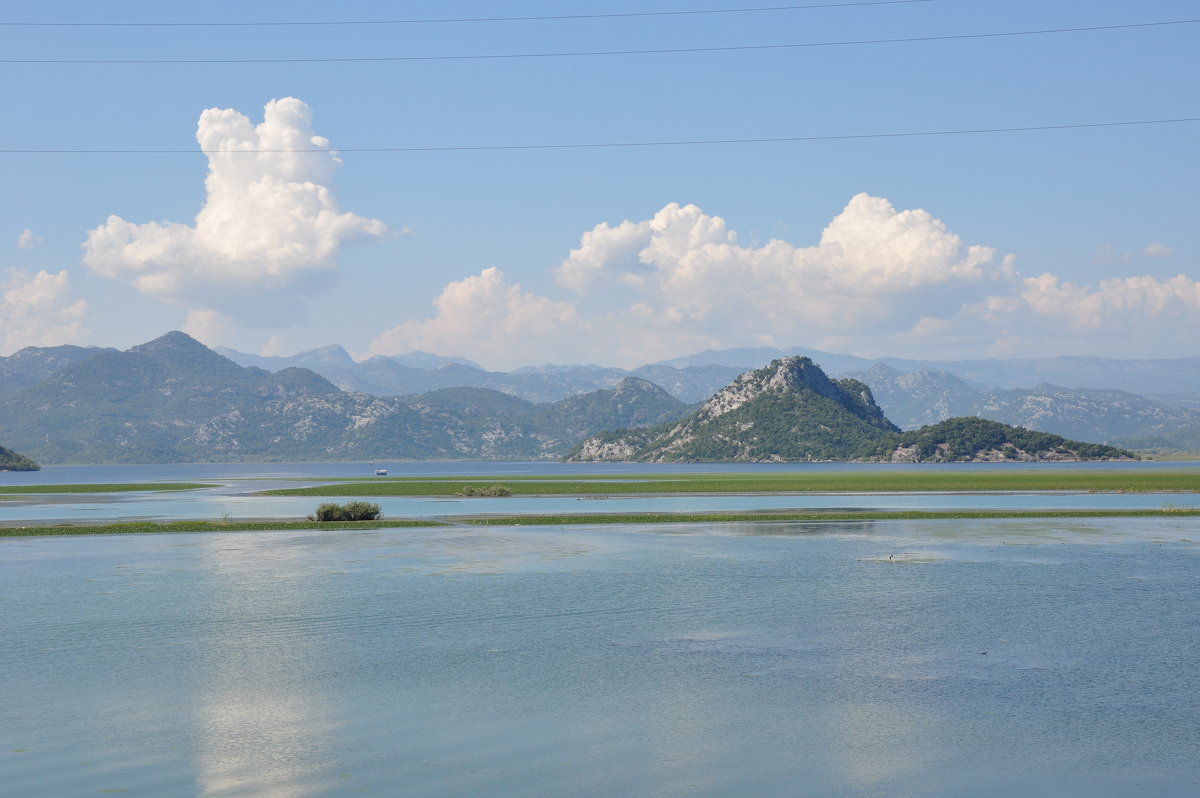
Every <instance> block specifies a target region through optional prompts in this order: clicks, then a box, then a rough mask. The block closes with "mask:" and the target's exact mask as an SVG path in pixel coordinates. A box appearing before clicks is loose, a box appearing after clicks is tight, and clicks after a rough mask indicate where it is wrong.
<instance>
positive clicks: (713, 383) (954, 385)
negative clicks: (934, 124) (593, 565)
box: [0, 346, 1200, 440]
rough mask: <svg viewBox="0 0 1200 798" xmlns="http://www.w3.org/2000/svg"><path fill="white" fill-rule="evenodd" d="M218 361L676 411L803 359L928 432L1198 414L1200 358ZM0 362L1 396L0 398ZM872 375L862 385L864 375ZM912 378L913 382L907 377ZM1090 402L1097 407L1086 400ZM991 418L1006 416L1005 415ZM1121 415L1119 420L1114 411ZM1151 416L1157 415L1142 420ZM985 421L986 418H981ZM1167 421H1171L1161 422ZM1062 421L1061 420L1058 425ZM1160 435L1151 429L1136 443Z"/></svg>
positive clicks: (1170, 425)
mask: <svg viewBox="0 0 1200 798" xmlns="http://www.w3.org/2000/svg"><path fill="white" fill-rule="evenodd" d="M220 352H221V353H222V354H225V355H226V356H228V357H229V358H230V359H232V360H234V361H235V362H237V363H239V364H241V365H244V366H257V367H260V368H265V369H268V370H270V371H277V370H279V369H281V368H284V367H288V366H299V367H303V368H310V369H312V370H313V371H315V372H317V373H318V374H321V375H322V376H323V377H325V378H326V379H328V380H329V381H330V382H332V383H333V384H335V385H337V386H338V387H339V388H341V389H342V390H345V391H358V392H362V393H369V394H372V395H374V396H405V395H412V394H419V393H424V392H426V391H432V390H437V389H440V388H453V387H476V388H490V389H492V390H496V391H501V392H503V393H508V394H512V395H513V396H519V397H521V398H523V399H528V400H529V401H531V402H554V401H558V400H560V399H563V398H566V397H568V396H573V395H576V394H581V393H588V392H590V391H595V390H599V389H610V388H612V387H613V386H615V385H616V384H617V382H618V381H620V380H621V379H623V378H624V377H628V376H635V377H641V378H643V379H647V380H649V381H651V382H653V383H655V384H656V385H660V386H662V387H663V388H664V389H665V390H666V391H667V392H668V393H670V394H671V395H672V396H674V397H675V398H676V399H679V400H680V401H682V402H687V403H694V402H701V401H704V400H705V399H707V398H708V397H709V396H712V395H713V394H714V393H715V392H716V391H718V390H720V389H721V388H722V387H723V386H725V385H727V384H728V383H729V382H730V381H731V380H733V379H734V378H735V377H737V376H738V375H739V374H742V373H744V372H746V371H748V370H752V369H755V368H759V367H761V366H762V364H763V363H766V362H769V361H771V360H774V359H778V358H781V357H788V356H803V357H808V358H810V359H812V360H813V361H814V362H818V363H821V364H822V366H823V369H824V370H825V371H826V373H828V374H831V375H833V376H835V377H852V378H855V379H860V380H863V381H864V382H866V383H867V384H868V385H870V386H871V389H872V391H873V392H874V393H875V398H876V400H877V401H878V402H879V404H880V406H881V407H883V408H884V410H885V411H886V412H887V414H888V416H889V417H890V418H892V419H893V420H894V421H896V422H897V423H898V424H900V426H901V427H904V428H913V427H918V426H921V425H922V424H931V423H936V422H938V421H941V420H943V419H945V418H950V417H951V416H955V415H978V414H980V413H981V408H982V407H983V406H985V405H989V404H997V403H999V404H1001V405H1005V406H1008V405H1011V404H1012V402H1011V401H1010V400H1004V399H1002V398H1001V397H999V396H996V397H993V398H994V400H995V401H992V399H989V398H988V396H987V394H988V393H989V392H990V391H998V390H1026V391H1029V392H1031V394H1032V393H1036V390H1035V386H1036V387H1037V388H1041V387H1042V386H1044V385H1053V386H1073V387H1072V388H1071V390H1098V391H1125V392H1127V393H1133V394H1136V395H1141V394H1147V393H1149V394H1157V395H1159V396H1156V397H1154V398H1151V399H1150V402H1151V403H1152V404H1156V405H1161V406H1162V407H1182V408H1189V409H1200V358H1175V359H1160V360H1148V359H1146V360H1118V359H1113V358H1095V357H1090V358H1089V357H1055V358H1032V359H1009V360H1001V359H986V360H959V361H933V360H911V359H904V358H889V357H885V358H875V359H870V358H862V357H857V356H854V355H842V354H837V353H833V352H823V351H820V350H816V349H811V348H807V347H799V346H795V347H782V348H780V347H741V348H735V349H725V350H711V349H710V350H706V351H704V352H699V353H697V354H694V355H689V356H687V357H679V358H673V359H671V360H664V361H662V362H659V363H651V364H647V365H644V366H640V367H638V368H636V369H633V370H628V369H619V368H611V367H603V366H586V365H585V366H580V365H574V366H572V365H546V366H526V367H523V368H519V369H516V370H515V371H512V372H509V373H505V372H496V371H486V370H484V369H482V368H480V367H479V366H477V365H476V364H474V363H472V362H470V361H467V360H465V359H463V358H446V357H442V356H439V355H431V354H428V353H422V352H413V353H409V354H407V355H398V356H393V357H384V356H378V355H377V356H375V357H372V358H370V359H368V360H365V361H363V362H361V363H356V362H355V361H354V360H353V358H351V357H350V356H349V354H347V353H346V351H345V350H344V349H343V348H342V347H340V346H327V347H322V348H320V349H313V350H308V351H307V352H300V353H298V354H296V355H293V356H291V357H287V358H275V357H261V356H257V355H246V354H243V353H240V352H236V351H234V350H231V349H221V350H220ZM2 368H3V363H2V360H0V391H2V390H3V379H2V375H3V370H2ZM868 375H869V376H868ZM904 375H915V376H904ZM1089 401H1090V402H1102V401H1103V400H1102V399H1101V398H1100V397H1092V399H1090V400H1089ZM997 412H1007V411H1005V410H1003V409H1001V410H997ZM1118 412H1119V411H1118ZM1149 412H1156V411H1149ZM984 415H986V413H984ZM1168 415H1169V414H1168ZM1002 420H1004V421H1008V422H1010V423H1014V424H1022V425H1029V424H1032V425H1033V426H1034V427H1036V428H1042V427H1040V426H1038V425H1039V424H1041V423H1042V422H1040V421H1039V420H1037V419H1036V418H1033V417H1031V416H1029V415H1022V414H1020V413H1019V412H1017V411H1016V410H1013V411H1012V415H1011V416H1006V417H1004V418H1003V419H1002ZM1064 420H1065V417H1064ZM1190 423H1191V422H1190V421H1186V420H1180V421H1179V423H1178V424H1176V423H1175V422H1174V421H1170V420H1164V421H1163V426H1161V427H1160V428H1159V430H1158V432H1159V433H1161V434H1165V435H1167V436H1168V437H1170V436H1171V435H1174V434H1175V433H1176V432H1177V431H1179V430H1182V429H1183V428H1185V427H1187V425H1188V424H1190ZM1048 431H1051V432H1056V433H1059V434H1064V435H1074V434H1083V432H1082V431H1079V430H1077V429H1076V428H1074V427H1062V428H1051V429H1048ZM1152 433H1153V434H1157V433H1154V430H1153V429H1150V428H1147V429H1146V430H1141V431H1138V432H1137V433H1136V434H1139V435H1141V434H1152ZM1087 434H1089V435H1090V434H1096V435H1099V437H1100V438H1102V439H1105V440H1110V439H1116V438H1117V437H1119V436H1120V435H1123V434H1124V433H1123V432H1121V433H1118V432H1116V431H1115V430H1114V429H1110V428H1107V427H1097V428H1096V430H1095V431H1094V433H1093V432H1091V431H1089V432H1088V433H1087Z"/></svg>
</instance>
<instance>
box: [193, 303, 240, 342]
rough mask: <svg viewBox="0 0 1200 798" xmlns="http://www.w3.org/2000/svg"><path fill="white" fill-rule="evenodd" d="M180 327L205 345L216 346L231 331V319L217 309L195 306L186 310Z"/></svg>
mask: <svg viewBox="0 0 1200 798" xmlns="http://www.w3.org/2000/svg"><path fill="white" fill-rule="evenodd" d="M182 329H183V332H185V333H187V334H188V335H190V336H192V337H193V338H195V339H196V340H197V341H199V342H200V343H202V344H204V345H205V346H217V345H218V344H221V343H222V342H223V341H225V339H226V338H227V336H228V335H229V333H230V332H231V331H232V329H233V320H232V319H230V318H229V317H228V316H226V315H225V314H224V313H221V312H220V311H218V310H212V309H211V308H196V309H194V310H189V311H188V314H187V319H186V320H185V321H184V322H183V328H182Z"/></svg>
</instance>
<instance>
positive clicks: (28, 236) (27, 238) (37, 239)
mask: <svg viewBox="0 0 1200 798" xmlns="http://www.w3.org/2000/svg"><path fill="white" fill-rule="evenodd" d="M45 240H46V239H44V238H42V237H41V236H39V235H34V232H33V231H32V230H30V229H29V228H28V227H26V228H25V229H24V230H22V231H21V235H19V236H17V247H18V248H19V249H33V248H34V247H36V246H37V245H38V244H40V243H42V242H43V241H45Z"/></svg>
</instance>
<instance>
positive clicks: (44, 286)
mask: <svg viewBox="0 0 1200 798" xmlns="http://www.w3.org/2000/svg"><path fill="white" fill-rule="evenodd" d="M70 283H71V281H70V275H68V274H67V272H66V271H61V272H58V273H57V274H50V273H49V272H47V271H45V270H42V271H39V272H38V273H37V274H32V273H30V272H27V271H23V270H19V269H13V270H11V271H9V273H8V279H7V280H6V281H4V282H2V283H0V353H4V352H8V353H11V352H14V351H16V350H18V349H21V348H22V347H26V346H56V345H58V344H69V343H76V342H78V341H81V340H83V339H84V338H86V337H87V335H88V330H87V329H86V328H85V327H84V326H83V317H84V314H85V313H86V312H87V303H86V302H84V301H83V300H82V299H79V300H75V301H72V300H71V297H70V290H71V285H70Z"/></svg>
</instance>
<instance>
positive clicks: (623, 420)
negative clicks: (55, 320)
mask: <svg viewBox="0 0 1200 798" xmlns="http://www.w3.org/2000/svg"><path fill="white" fill-rule="evenodd" d="M49 357H50V355H47V361H44V362H48V358H49ZM53 357H56V358H60V362H59V365H60V367H59V368H57V370H54V371H53V373H52V374H50V376H48V377H45V378H44V379H42V380H41V381H39V382H37V383H36V384H35V385H33V386H28V385H22V384H21V382H22V381H21V380H18V386H17V387H16V388H15V389H13V388H7V386H3V388H0V440H4V441H5V442H6V443H9V444H11V445H12V446H14V447H15V448H17V449H19V450H21V451H23V452H26V453H28V454H29V455H30V456H33V457H35V458H37V459H38V460H41V461H43V462H52V463H163V462H220V461H238V460H243V461H250V460H291V461H304V460H354V459H362V460H375V459H480V458H487V459H536V458H557V457H559V456H560V455H562V454H563V453H565V452H566V451H567V450H569V449H570V448H571V447H572V446H574V445H575V444H576V443H577V442H578V441H579V440H580V439H582V438H584V437H586V436H587V435H590V434H592V433H594V432H597V431H599V430H602V429H605V428H608V427H610V426H637V425H639V424H656V423H659V422H661V421H664V420H666V419H669V418H677V417H679V416H681V415H683V414H684V413H685V412H686V411H687V410H688V407H687V406H686V405H684V404H683V403H682V402H680V401H679V400H677V399H675V398H674V397H672V396H671V395H670V394H668V393H666V392H665V391H663V390H662V389H661V388H659V387H658V386H656V385H653V384H651V383H649V382H646V381H645V380H640V379H637V378H626V379H623V380H621V381H619V382H618V383H617V384H616V385H615V386H614V387H612V388H609V389H603V390H599V391H592V392H589V393H587V394H582V395H576V396H571V397H568V398H566V399H563V400H560V401H558V402H552V403H545V404H534V403H532V402H529V401H526V400H524V399H521V398H519V397H515V396H510V395H508V394H504V393H500V392H498V391H494V390H490V389H486V388H470V387H456V388H442V389H439V390H435V391H430V392H427V393H424V394H420V395H417V396H408V397H376V396H371V395H369V394H365V393H353V392H346V391H342V390H341V389H339V388H338V387H337V386H335V385H334V384H333V383H331V382H330V381H329V380H327V379H325V378H324V377H322V376H320V375H318V374H317V373H315V372H313V371H311V370H309V369H305V368H297V367H289V368H285V369H283V370H281V371H278V372H275V373H271V372H269V371H266V370H264V369H261V368H255V367H246V366H240V365H238V364H236V363H234V362H233V361H231V360H229V359H228V358H226V357H223V356H222V355H219V354H217V353H216V352H214V351H212V350H211V349H208V348H207V347H205V346H204V345H203V344H200V343H199V342H197V341H195V340H194V339H192V338H190V337H189V336H187V335H185V334H184V333H180V332H172V333H168V334H166V335H164V336H162V337H160V338H157V339H155V340H153V341H150V342H148V343H145V344H142V345H140V346H135V347H133V348H131V349H129V350H127V351H123V352H118V351H115V350H97V351H95V352H94V353H93V354H92V356H90V357H85V358H78V359H75V360H73V361H72V362H70V363H67V364H66V365H61V358H62V353H56V354H54V355H53ZM21 360H22V362H24V363H28V362H32V361H34V360H36V358H33V357H32V356H31V355H29V354H26V355H25V356H23V357H22V359H21ZM27 371H35V369H27ZM24 382H25V383H27V382H28V380H24Z"/></svg>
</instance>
